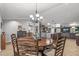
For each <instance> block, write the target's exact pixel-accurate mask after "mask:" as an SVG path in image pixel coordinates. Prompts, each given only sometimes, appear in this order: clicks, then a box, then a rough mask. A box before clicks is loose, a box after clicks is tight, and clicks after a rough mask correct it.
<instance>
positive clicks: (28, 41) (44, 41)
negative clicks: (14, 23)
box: [17, 37, 53, 47]
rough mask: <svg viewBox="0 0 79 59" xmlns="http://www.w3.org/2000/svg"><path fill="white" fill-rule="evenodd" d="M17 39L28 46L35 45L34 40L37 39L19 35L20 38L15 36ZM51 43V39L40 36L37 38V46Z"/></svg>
mask: <svg viewBox="0 0 79 59" xmlns="http://www.w3.org/2000/svg"><path fill="white" fill-rule="evenodd" d="M17 41H18V43H19V44H20V45H27V44H29V45H30V46H34V45H36V43H35V42H36V41H37V40H35V39H33V38H32V37H21V38H17ZM52 43H53V41H52V39H46V38H41V39H40V40H39V39H38V46H39V47H44V46H48V45H51V44H52Z"/></svg>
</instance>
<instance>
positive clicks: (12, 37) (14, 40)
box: [11, 34, 19, 56]
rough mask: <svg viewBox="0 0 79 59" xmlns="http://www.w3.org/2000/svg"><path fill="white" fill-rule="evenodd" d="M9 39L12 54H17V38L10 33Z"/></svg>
mask: <svg viewBox="0 0 79 59" xmlns="http://www.w3.org/2000/svg"><path fill="white" fill-rule="evenodd" d="M11 40H12V46H13V52H14V56H16V55H19V49H18V44H17V39H16V35H15V34H12V35H11Z"/></svg>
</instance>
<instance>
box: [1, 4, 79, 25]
mask: <svg viewBox="0 0 79 59" xmlns="http://www.w3.org/2000/svg"><path fill="white" fill-rule="evenodd" d="M37 9H38V12H39V14H40V15H41V16H43V17H44V19H43V21H42V22H43V23H44V24H47V23H48V22H49V23H59V24H70V23H73V22H76V23H79V3H38V4H37ZM35 10H36V4H35V3H0V15H1V17H2V19H3V20H14V19H15V20H21V19H25V20H29V19H30V18H29V15H30V14H35Z"/></svg>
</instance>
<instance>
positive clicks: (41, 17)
mask: <svg viewBox="0 0 79 59" xmlns="http://www.w3.org/2000/svg"><path fill="white" fill-rule="evenodd" d="M34 16H35V17H34ZM30 18H31V19H32V20H38V21H40V20H41V19H43V16H40V15H39V13H38V10H37V3H36V10H35V15H32V14H31V15H30ZM36 18H37V19H36Z"/></svg>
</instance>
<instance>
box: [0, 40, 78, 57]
mask: <svg viewBox="0 0 79 59" xmlns="http://www.w3.org/2000/svg"><path fill="white" fill-rule="evenodd" d="M53 53H54V51H53V50H52V51H51V52H49V54H48V55H50V56H52V55H53ZM0 56H13V50H12V45H11V44H10V45H7V47H6V50H3V51H1V52H0ZM64 56H79V46H77V45H76V40H73V39H67V40H66V45H65V49H64Z"/></svg>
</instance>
